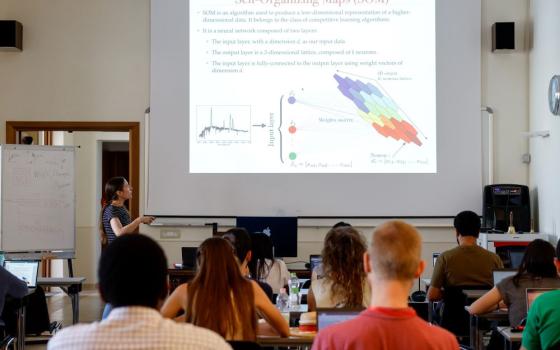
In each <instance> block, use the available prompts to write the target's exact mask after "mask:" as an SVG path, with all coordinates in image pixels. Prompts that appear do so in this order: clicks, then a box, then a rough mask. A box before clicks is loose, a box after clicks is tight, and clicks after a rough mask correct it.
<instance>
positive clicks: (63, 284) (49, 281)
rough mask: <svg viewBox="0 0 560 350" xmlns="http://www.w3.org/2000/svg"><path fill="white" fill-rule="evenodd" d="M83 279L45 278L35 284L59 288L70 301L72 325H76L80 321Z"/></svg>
mask: <svg viewBox="0 0 560 350" xmlns="http://www.w3.org/2000/svg"><path fill="white" fill-rule="evenodd" d="M85 280H86V279H85V278H84V277H47V278H37V284H38V285H40V286H42V287H59V288H60V289H62V290H63V291H64V292H65V293H66V294H68V296H69V297H70V300H71V301H72V324H76V323H78V321H79V319H80V292H81V291H82V283H84V281H85Z"/></svg>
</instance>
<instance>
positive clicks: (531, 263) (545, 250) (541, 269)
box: [513, 239, 558, 287]
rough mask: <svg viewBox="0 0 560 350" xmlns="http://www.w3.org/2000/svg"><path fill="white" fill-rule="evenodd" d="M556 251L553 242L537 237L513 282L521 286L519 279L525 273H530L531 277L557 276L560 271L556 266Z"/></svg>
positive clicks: (526, 251) (528, 248) (528, 249)
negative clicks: (557, 270)
mask: <svg viewBox="0 0 560 350" xmlns="http://www.w3.org/2000/svg"><path fill="white" fill-rule="evenodd" d="M555 253H556V252H555V250H554V247H553V246H552V244H550V243H548V242H547V241H544V240H542V239H535V240H534V241H532V242H531V243H529V245H528V246H527V249H526V250H525V254H523V260H522V261H521V264H520V265H519V269H518V270H517V273H516V274H515V276H513V284H514V285H515V286H516V287H519V279H520V278H521V277H522V275H524V274H529V275H530V277H531V278H546V277H550V278H554V277H556V276H557V274H558V272H556V266H554V254H555Z"/></svg>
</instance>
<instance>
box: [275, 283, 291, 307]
mask: <svg viewBox="0 0 560 350" xmlns="http://www.w3.org/2000/svg"><path fill="white" fill-rule="evenodd" d="M288 303H289V297H288V293H286V288H280V293H278V296H277V297H276V308H278V310H280V312H288V306H289V305H288Z"/></svg>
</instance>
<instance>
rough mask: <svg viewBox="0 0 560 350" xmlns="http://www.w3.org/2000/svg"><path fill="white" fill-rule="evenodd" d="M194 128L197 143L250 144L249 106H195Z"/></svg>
mask: <svg viewBox="0 0 560 350" xmlns="http://www.w3.org/2000/svg"><path fill="white" fill-rule="evenodd" d="M196 126H197V127H196V137H197V141H198V142H199V143H208V142H212V143H215V142H218V143H248V142H251V106H236V105H233V106H227V105H217V106H197V107H196Z"/></svg>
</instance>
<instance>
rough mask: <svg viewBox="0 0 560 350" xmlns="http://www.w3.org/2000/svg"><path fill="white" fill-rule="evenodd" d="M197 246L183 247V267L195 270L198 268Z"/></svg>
mask: <svg viewBox="0 0 560 350" xmlns="http://www.w3.org/2000/svg"><path fill="white" fill-rule="evenodd" d="M197 250H198V248H196V247H182V248H181V256H182V258H183V269H187V270H194V269H195V268H196V252H197Z"/></svg>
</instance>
